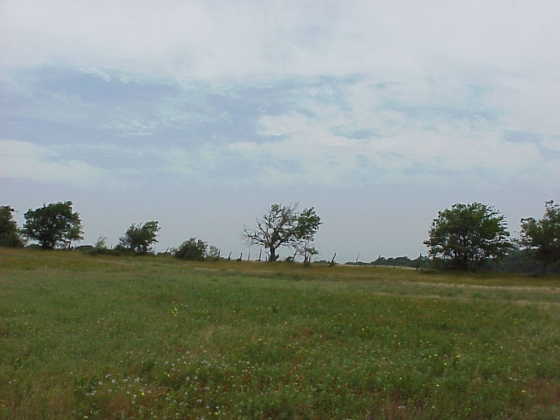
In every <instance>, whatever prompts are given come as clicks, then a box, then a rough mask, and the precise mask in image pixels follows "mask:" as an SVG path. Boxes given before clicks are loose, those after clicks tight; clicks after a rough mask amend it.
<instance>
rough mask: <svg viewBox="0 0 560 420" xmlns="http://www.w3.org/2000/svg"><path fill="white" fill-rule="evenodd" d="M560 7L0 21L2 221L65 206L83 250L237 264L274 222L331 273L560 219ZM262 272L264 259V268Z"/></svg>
mask: <svg viewBox="0 0 560 420" xmlns="http://www.w3.org/2000/svg"><path fill="white" fill-rule="evenodd" d="M558 21H560V3H558V2H556V1H544V0H543V1H538V0H537V1H533V2H528V1H518V0H495V1H492V2H488V1H477V0H472V1H468V2H450V1H444V0H441V1H436V0H425V1H422V2H412V1H401V0H392V1H373V0H369V1H360V0H356V1H353V0H348V1H344V2H341V1H327V0H325V1H320V0H313V1H306V0H297V1H289V0H288V1H275V0H271V1H267V2H262V1H245V0H240V1H236V2H231V1H218V0H206V1H195V0H193V1H174V0H162V1H158V2H153V1H143V0H122V1H118V2H115V1H103V0H98V1H95V2H91V1H80V0H66V1H63V0H51V1H49V2H37V1H34V0H0V51H1V54H0V204H1V205H5V204H7V205H11V206H12V207H14V208H15V209H16V210H17V214H16V216H17V218H18V221H19V222H20V223H22V222H23V214H24V213H25V211H27V210H28V209H30V208H36V207H40V206H41V205H42V204H44V203H51V202H57V201H68V200H70V201H72V202H73V203H74V209H75V210H77V211H78V212H79V213H80V215H81V217H82V221H83V223H84V233H85V237H84V240H83V241H82V242H81V244H91V243H94V242H95V241H96V239H97V238H98V237H100V236H103V237H106V238H107V240H108V242H109V244H111V245H115V244H116V243H118V238H119V237H120V236H122V234H123V233H124V231H125V230H126V229H127V227H128V226H129V225H130V224H131V223H142V222H145V221H148V220H158V221H159V222H160V225H161V228H162V229H161V231H160V234H159V244H158V246H157V249H159V250H164V249H167V248H169V247H175V246H177V245H178V244H180V243H181V242H182V241H184V240H186V239H188V238H190V237H197V238H200V239H203V240H205V241H207V242H208V243H210V244H212V245H215V246H217V247H218V248H220V249H222V252H223V253H227V252H230V251H231V252H233V254H234V255H235V256H236V255H238V253H239V252H241V251H243V252H244V253H245V255H247V252H248V245H247V243H246V242H245V241H244V239H243V237H242V231H243V229H244V228H245V227H247V228H251V227H253V226H254V225H255V221H256V219H257V218H259V217H260V216H262V215H263V214H264V213H265V212H266V210H267V209H268V208H269V207H270V205H271V204H272V203H281V204H295V203H299V208H300V209H301V208H307V207H312V206H313V207H315V208H316V210H317V213H318V214H319V215H320V216H321V219H322V222H323V224H322V225H321V227H320V230H319V232H318V234H317V237H316V246H317V248H318V249H319V251H320V255H319V258H326V259H330V258H331V256H332V254H333V253H334V252H336V253H337V260H340V261H346V260H354V259H355V258H359V259H360V260H363V261H371V260H373V259H375V258H377V256H379V255H384V256H400V255H408V256H410V257H416V256H417V255H418V254H419V253H424V254H425V253H426V249H425V247H424V245H423V244H422V242H423V241H424V240H425V239H426V238H427V232H428V230H429V228H430V225H431V222H432V220H433V219H434V217H436V216H437V212H438V211H439V210H442V209H444V208H447V207H449V206H451V205H452V204H454V203H459V202H460V203H468V202H475V201H476V202H482V203H485V204H489V205H492V206H494V207H495V208H496V209H497V210H499V211H500V212H501V213H503V214H504V215H505V216H506V218H507V221H508V226H509V229H510V231H511V232H512V234H513V236H515V235H516V234H517V233H518V231H519V221H520V219H521V218H522V217H529V216H531V217H540V216H542V214H543V212H544V202H545V201H547V200H560V183H559V182H558V180H559V179H560V118H559V117H558V112H559V109H560V71H558V69H559V68H560V49H559V48H558V45H559V42H560V26H559V25H558ZM251 252H252V253H253V255H256V254H257V253H258V250H257V249H256V248H254V247H253V248H252V250H251Z"/></svg>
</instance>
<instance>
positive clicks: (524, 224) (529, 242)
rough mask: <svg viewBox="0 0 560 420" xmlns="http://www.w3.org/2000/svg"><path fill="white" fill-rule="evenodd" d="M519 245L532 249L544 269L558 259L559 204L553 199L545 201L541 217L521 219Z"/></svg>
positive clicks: (559, 232) (559, 236)
mask: <svg viewBox="0 0 560 420" xmlns="http://www.w3.org/2000/svg"><path fill="white" fill-rule="evenodd" d="M519 242H520V244H521V246H523V247H525V248H526V249H529V250H532V251H533V252H534V254H535V258H537V259H538V260H539V261H541V262H542V263H543V265H544V269H545V271H546V268H547V266H548V265H550V264H553V263H555V262H557V261H560V206H559V205H558V204H554V201H547V202H546V203H545V211H544V216H543V218H542V219H538V220H536V219H534V218H532V217H528V218H525V219H521V239H520V241H519Z"/></svg>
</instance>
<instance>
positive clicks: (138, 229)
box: [119, 220, 160, 254]
mask: <svg viewBox="0 0 560 420" xmlns="http://www.w3.org/2000/svg"><path fill="white" fill-rule="evenodd" d="M159 229H160V227H159V224H158V222H157V221H156V220H151V221H149V222H146V223H144V224H143V225H142V224H132V225H130V227H129V228H128V230H127V231H126V233H125V235H124V236H123V237H122V238H120V242H119V248H125V249H128V250H130V251H132V252H134V253H135V254H147V253H148V252H150V251H151V248H152V245H153V244H154V243H156V242H157V239H156V236H157V233H158V231H159Z"/></svg>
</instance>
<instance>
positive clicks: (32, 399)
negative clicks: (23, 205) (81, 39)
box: [0, 250, 560, 419]
mask: <svg viewBox="0 0 560 420" xmlns="http://www.w3.org/2000/svg"><path fill="white" fill-rule="evenodd" d="M559 321H560V279H559V278H545V279H539V278H531V277H523V276H511V275H508V276H498V275H494V276H492V275H466V274H454V275H444V274H439V273H421V272H417V271H414V270H402V269H395V268H380V267H344V266H337V267H333V268H329V267H325V266H313V267H311V268H303V267H301V266H300V265H296V264H294V265H289V264H258V263H236V262H229V263H228V262H216V263H187V262H180V261H177V260H174V259H172V258H169V257H136V258H134V257H92V256H86V255H81V254H79V253H77V252H74V253H72V252H41V251H28V250H0V418H5V419H69V418H81V419H85V418H88V419H121V418H137V419H141V418H145V419H152V418H168V419H176V418H179V419H183V418H205V419H211V418H248V419H253V418H256V419H265V418H271V419H292V418H296V419H327V418H329V419H330V418H339V419H485V418H504V419H557V418H560V357H559V356H560V328H559Z"/></svg>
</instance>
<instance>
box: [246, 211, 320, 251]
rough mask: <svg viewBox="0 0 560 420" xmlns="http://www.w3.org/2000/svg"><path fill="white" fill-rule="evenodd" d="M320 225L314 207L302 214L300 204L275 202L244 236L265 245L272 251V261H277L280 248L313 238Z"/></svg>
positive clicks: (299, 243)
mask: <svg viewBox="0 0 560 420" xmlns="http://www.w3.org/2000/svg"><path fill="white" fill-rule="evenodd" d="M320 224H321V219H320V217H319V216H318V215H317V213H316V211H315V209H314V208H313V207H310V208H308V209H304V210H302V211H301V212H300V213H298V212H297V209H296V206H282V205H280V204H272V206H270V210H268V212H267V213H266V214H265V215H264V216H263V218H262V219H260V220H257V226H256V228H255V230H248V229H245V231H244V232H243V235H244V237H245V238H246V239H247V240H248V241H249V242H250V243H251V244H253V245H261V246H263V247H264V248H265V249H266V250H267V251H268V261H269V262H274V261H276V260H277V259H278V254H277V250H278V248H280V247H282V246H289V247H294V248H295V247H297V246H301V245H302V243H304V242H306V241H312V240H313V237H314V236H315V233H317V230H318V229H319V225H320Z"/></svg>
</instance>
